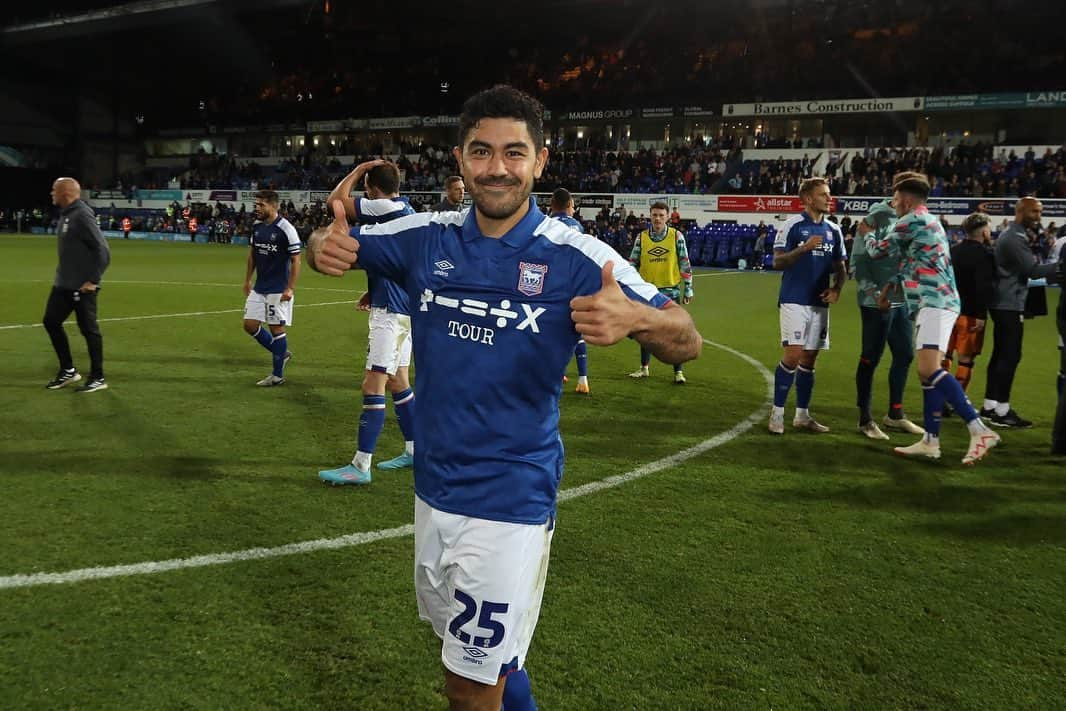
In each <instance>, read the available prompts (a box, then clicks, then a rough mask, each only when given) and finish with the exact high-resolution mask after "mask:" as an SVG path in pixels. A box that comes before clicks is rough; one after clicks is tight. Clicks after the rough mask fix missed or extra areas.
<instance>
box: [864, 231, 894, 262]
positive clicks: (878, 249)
mask: <svg viewBox="0 0 1066 711" xmlns="http://www.w3.org/2000/svg"><path fill="white" fill-rule="evenodd" d="M891 239H892V238H891V237H885V238H884V239H877V234H876V233H874V232H870V233H869V234H867V235H866V236H865V237H863V244H864V246H865V247H866V254H867V255H868V256H869V257H871V258H872V259H880V258H882V257H884V256H887V255H888V251H889V250H888V248H889V245H890V242H889V240H891Z"/></svg>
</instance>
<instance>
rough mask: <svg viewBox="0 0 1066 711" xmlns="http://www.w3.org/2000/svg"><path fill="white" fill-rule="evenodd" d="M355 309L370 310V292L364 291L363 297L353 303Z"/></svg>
mask: <svg viewBox="0 0 1066 711" xmlns="http://www.w3.org/2000/svg"><path fill="white" fill-rule="evenodd" d="M355 308H357V309H359V310H360V311H369V310H370V292H369V291H364V292H363V295H362V296H360V297H359V300H358V301H356V302H355Z"/></svg>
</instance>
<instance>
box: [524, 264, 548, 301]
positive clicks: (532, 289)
mask: <svg viewBox="0 0 1066 711" xmlns="http://www.w3.org/2000/svg"><path fill="white" fill-rule="evenodd" d="M547 273H548V265H547V264H530V263H529V262H519V263H518V290H519V291H521V292H522V293H523V294H525V295H526V296H537V295H538V294H540V293H541V292H542V291H544V275H545V274H547Z"/></svg>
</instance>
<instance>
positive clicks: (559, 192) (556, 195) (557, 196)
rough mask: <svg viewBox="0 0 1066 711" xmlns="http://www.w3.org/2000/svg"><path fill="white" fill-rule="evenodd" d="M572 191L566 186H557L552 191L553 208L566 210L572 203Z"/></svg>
mask: <svg viewBox="0 0 1066 711" xmlns="http://www.w3.org/2000/svg"><path fill="white" fill-rule="evenodd" d="M571 199H572V198H571V197H570V191H569V190H567V189H566V188H556V189H555V191H554V192H553V193H552V209H553V210H565V209H566V208H567V206H568V205H569V204H570V200H571Z"/></svg>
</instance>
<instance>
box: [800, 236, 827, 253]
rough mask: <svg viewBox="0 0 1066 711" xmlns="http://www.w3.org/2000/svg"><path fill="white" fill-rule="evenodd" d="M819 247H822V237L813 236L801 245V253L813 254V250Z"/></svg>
mask: <svg viewBox="0 0 1066 711" xmlns="http://www.w3.org/2000/svg"><path fill="white" fill-rule="evenodd" d="M821 246H822V236H821V235H814V236H813V237H809V238H808V239H807V241H806V242H804V243H803V251H804V252H813V251H814V250H816V249H818V248H819V247H821Z"/></svg>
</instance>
